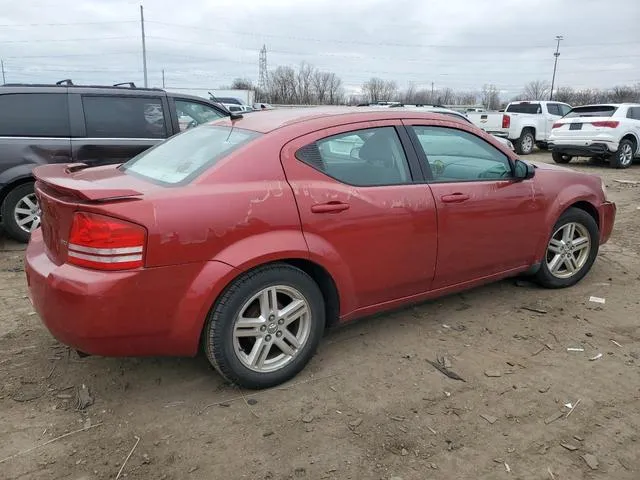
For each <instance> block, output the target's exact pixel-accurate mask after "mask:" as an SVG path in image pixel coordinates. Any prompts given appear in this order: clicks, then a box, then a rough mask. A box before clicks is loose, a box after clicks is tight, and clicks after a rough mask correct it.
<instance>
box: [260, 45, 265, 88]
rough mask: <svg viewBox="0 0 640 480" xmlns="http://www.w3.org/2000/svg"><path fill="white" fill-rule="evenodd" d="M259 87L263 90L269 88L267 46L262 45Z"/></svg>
mask: <svg viewBox="0 0 640 480" xmlns="http://www.w3.org/2000/svg"><path fill="white" fill-rule="evenodd" d="M258 77H259V78H258V88H260V91H261V92H265V91H266V90H267V46H266V45H262V49H261V50H260V60H259V62H258Z"/></svg>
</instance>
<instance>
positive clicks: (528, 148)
mask: <svg viewBox="0 0 640 480" xmlns="http://www.w3.org/2000/svg"><path fill="white" fill-rule="evenodd" d="M513 144H514V146H515V147H516V153H517V154H519V155H529V154H530V153H531V152H533V147H534V145H535V144H536V138H535V136H534V134H533V132H532V131H531V130H530V129H526V130H523V132H522V134H521V135H520V138H518V139H517V140H516V141H515V142H513Z"/></svg>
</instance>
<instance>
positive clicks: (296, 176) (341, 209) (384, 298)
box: [282, 121, 437, 315]
mask: <svg viewBox="0 0 640 480" xmlns="http://www.w3.org/2000/svg"><path fill="white" fill-rule="evenodd" d="M397 128H402V127H401V123H400V122H399V121H395V122H393V121H384V122H367V123H362V124H351V125H346V126H341V127H333V128H330V129H325V130H322V131H320V132H315V133H312V134H308V135H305V136H304V137H301V138H298V139H296V140H294V141H292V142H290V143H289V144H288V145H286V146H285V148H284V149H283V151H282V163H283V166H284V169H285V172H286V175H287V180H288V181H289V184H290V185H291V187H292V189H293V192H294V195H295V198H296V202H297V205H298V209H299V212H300V219H301V222H302V228H303V231H304V235H305V239H306V241H307V243H308V245H309V248H310V250H311V252H312V253H313V252H321V254H322V256H323V257H325V258H327V259H329V260H330V261H332V262H335V263H336V264H340V265H342V266H343V267H344V269H343V271H344V272H346V275H345V276H346V277H348V278H346V281H347V282H348V284H349V285H350V286H351V287H352V289H351V290H352V292H353V294H352V295H350V296H348V297H347V298H342V297H341V298H340V306H341V314H342V315H346V314H348V313H351V312H353V311H355V310H359V309H362V308H366V307H369V306H373V305H377V304H380V303H384V302H388V301H392V300H397V299H401V298H404V297H408V296H411V295H415V294H418V293H422V292H425V291H427V290H428V289H429V288H430V285H431V281H432V279H433V275H434V271H435V260H436V242H437V231H436V209H435V204H434V201H433V197H432V196H431V194H430V193H429V190H428V187H427V186H426V185H424V184H420V183H418V182H417V181H414V178H418V176H417V170H418V169H419V166H418V164H417V159H416V157H415V152H413V151H412V150H410V149H409V150H408V154H406V153H405V149H404V148H403V145H402V143H401V141H400V136H399V133H398V130H397ZM402 134H404V135H405V137H406V133H404V131H402ZM407 140H408V139H407Z"/></svg>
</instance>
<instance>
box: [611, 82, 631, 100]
mask: <svg viewBox="0 0 640 480" xmlns="http://www.w3.org/2000/svg"><path fill="white" fill-rule="evenodd" d="M637 100H638V90H637V89H636V88H635V87H633V86H629V85H625V86H617V87H613V88H612V89H611V93H610V101H611V102H614V103H624V102H635V101H637Z"/></svg>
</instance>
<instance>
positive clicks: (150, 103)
mask: <svg viewBox="0 0 640 480" xmlns="http://www.w3.org/2000/svg"><path fill="white" fill-rule="evenodd" d="M70 105H71V112H72V116H71V118H72V122H73V123H72V133H73V138H72V140H71V144H72V154H73V161H74V162H82V163H86V164H88V165H91V166H98V165H108V164H117V163H124V162H126V161H127V160H129V159H131V158H132V157H134V156H136V155H137V154H138V153H140V152H142V151H144V150H146V149H148V148H150V147H152V146H153V145H155V144H156V143H158V142H160V141H162V140H163V139H165V138H167V137H168V136H169V135H170V133H171V123H170V118H169V114H168V104H167V99H166V96H165V95H164V93H163V92H158V95H139V96H137V95H134V94H128V93H127V94H121V95H114V94H99V93H72V94H70Z"/></svg>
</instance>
